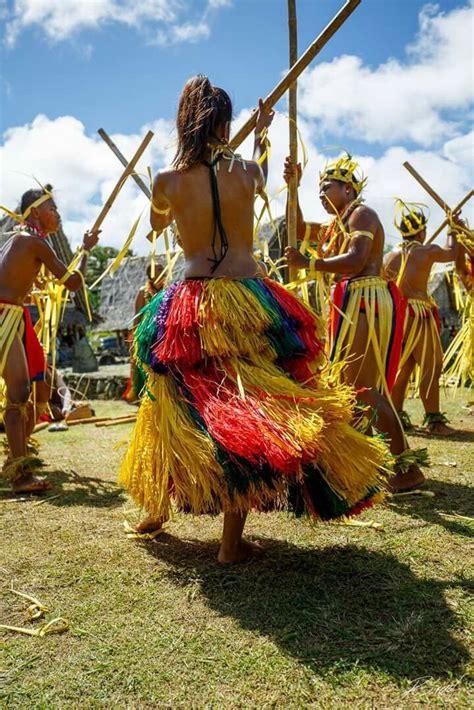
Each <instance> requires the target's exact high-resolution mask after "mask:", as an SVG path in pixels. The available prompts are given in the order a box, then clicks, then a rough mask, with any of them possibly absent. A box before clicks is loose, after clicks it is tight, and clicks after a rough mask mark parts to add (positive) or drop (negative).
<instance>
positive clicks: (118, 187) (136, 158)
mask: <svg viewBox="0 0 474 710" xmlns="http://www.w3.org/2000/svg"><path fill="white" fill-rule="evenodd" d="M153 136H154V133H153V132H152V131H148V133H147V134H146V136H145V138H144V139H143V140H142V142H141V143H140V145H139V147H138V150H137V152H136V153H135V155H134V156H133V158H132V159H131V161H130V162H129V163H128V165H127V167H126V168H125V170H124V171H123V173H122V174H121V176H120V178H119V179H118V181H117V184H116V185H115V187H114V189H113V190H112V192H111V193H110V196H109V197H108V199H107V201H106V202H105V204H104V206H103V207H102V209H101V211H100V214H99V216H98V217H97V219H96V221H95V222H94V226H93V227H92V229H91V231H92V232H95V231H97V230H98V229H100V227H101V225H102V222H103V221H104V219H105V218H106V216H107V214H108V213H109V211H110V208H111V207H112V205H113V203H114V201H115V199H116V197H117V195H118V194H119V192H120V190H121V189H122V187H123V185H124V184H125V180H126V179H127V177H128V176H129V175H131V174H132V173H133V171H134V169H135V165H136V164H137V163H138V161H139V160H140V158H141V157H142V155H143V153H144V152H145V150H146V148H147V147H148V144H149V142H150V141H151V139H152V138H153Z"/></svg>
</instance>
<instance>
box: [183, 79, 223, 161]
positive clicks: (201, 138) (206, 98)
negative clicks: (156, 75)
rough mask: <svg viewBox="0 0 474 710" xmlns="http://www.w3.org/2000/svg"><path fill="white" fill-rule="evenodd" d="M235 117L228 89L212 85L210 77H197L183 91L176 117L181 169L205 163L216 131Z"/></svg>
mask: <svg viewBox="0 0 474 710" xmlns="http://www.w3.org/2000/svg"><path fill="white" fill-rule="evenodd" d="M231 120H232V101H231V100H230V97H229V95H228V94H227V93H226V92H225V91H224V89H219V88H218V87H217V86H212V84H211V82H210V81H209V79H208V78H207V76H202V75H201V74H199V75H198V76H193V77H192V79H189V81H187V82H186V84H185V86H184V89H183V91H182V93H181V97H180V99H179V106H178V115H177V117H176V128H177V131H178V149H177V151H176V155H175V158H174V161H173V165H174V167H175V168H176V169H177V170H187V169H188V168H190V167H191V166H192V165H196V164H197V163H201V162H202V161H203V160H204V158H205V156H206V153H207V150H208V143H209V141H210V140H212V139H214V140H215V139H216V131H217V129H218V128H220V127H221V126H222V125H223V124H225V123H227V122H228V121H231Z"/></svg>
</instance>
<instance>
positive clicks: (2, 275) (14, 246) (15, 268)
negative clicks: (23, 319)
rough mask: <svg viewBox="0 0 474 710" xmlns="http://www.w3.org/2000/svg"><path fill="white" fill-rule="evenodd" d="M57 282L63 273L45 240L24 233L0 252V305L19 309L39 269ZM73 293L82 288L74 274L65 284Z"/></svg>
mask: <svg viewBox="0 0 474 710" xmlns="http://www.w3.org/2000/svg"><path fill="white" fill-rule="evenodd" d="M42 264H44V265H45V266H46V268H47V269H48V270H49V271H50V272H51V273H52V274H53V276H55V277H56V278H61V277H62V276H63V275H64V273H65V271H66V269H65V266H64V264H63V263H62V262H61V261H59V259H58V258H57V257H56V255H55V254H54V252H53V250H52V249H51V247H50V246H49V244H47V242H46V241H45V240H44V239H41V238H40V237H36V236H31V235H29V234H26V233H21V234H17V235H15V236H13V237H11V238H10V239H9V240H8V241H7V242H5V244H4V245H3V246H2V247H1V249H0V301H9V302H11V303H16V304H17V305H19V306H21V305H22V304H23V303H24V302H25V301H26V299H27V297H28V294H29V293H30V291H31V289H32V287H33V285H34V282H35V280H36V278H37V276H38V274H39V271H40V269H41V265H42ZM65 283H66V285H67V287H68V288H69V289H71V290H73V291H75V290H77V289H78V288H80V286H81V283H82V282H81V278H80V276H78V274H73V275H72V276H70V277H69V278H68V279H67V281H66V282H65Z"/></svg>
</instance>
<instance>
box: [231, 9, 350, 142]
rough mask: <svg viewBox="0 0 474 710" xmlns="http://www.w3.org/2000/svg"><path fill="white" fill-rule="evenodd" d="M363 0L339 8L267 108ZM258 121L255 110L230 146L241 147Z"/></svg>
mask: <svg viewBox="0 0 474 710" xmlns="http://www.w3.org/2000/svg"><path fill="white" fill-rule="evenodd" d="M360 3H361V0H347V2H346V4H345V5H344V6H343V7H342V8H341V9H340V10H339V12H338V13H337V15H335V16H334V17H333V19H332V20H331V22H330V23H329V24H328V25H327V26H326V27H325V28H324V30H323V31H322V32H321V34H320V35H319V36H318V37H317V38H316V39H315V40H314V42H313V43H312V44H311V45H310V46H309V47H308V49H307V50H306V52H305V53H304V54H303V55H302V56H301V57H300V58H299V59H298V61H297V62H296V64H294V65H293V66H292V68H291V69H290V70H289V71H288V73H287V74H286V75H285V76H284V77H283V79H282V80H281V81H280V82H279V83H278V84H277V85H276V86H275V88H274V89H273V91H271V93H270V94H268V96H267V97H266V99H265V100H264V102H263V104H264V107H265V108H266V109H270V108H272V106H274V105H275V104H276V103H277V101H279V99H281V97H282V96H283V94H284V93H285V91H287V89H288V88H289V87H290V86H291V85H292V84H294V82H295V81H296V79H297V78H298V77H299V75H300V74H301V73H302V72H303V71H304V70H305V69H306V67H307V66H308V64H310V62H311V61H312V60H313V59H314V58H315V56H316V55H317V54H319V52H320V51H321V50H322V48H323V47H324V46H325V45H326V44H327V42H329V40H330V39H331V37H332V36H333V35H334V34H335V33H336V32H337V30H338V29H339V28H340V27H341V26H342V25H343V24H344V22H345V21H346V20H347V18H348V17H350V15H352V13H353V12H354V10H355V9H356V7H357V6H358V5H360ZM256 122H257V112H256V111H254V113H252V115H251V116H250V118H249V119H248V121H246V122H245V123H244V125H243V126H242V127H241V128H240V129H239V130H238V131H237V133H236V134H235V136H234V137H233V138H232V139H231V141H230V146H231V148H233V149H234V150H235V149H236V148H238V147H239V145H240V144H241V143H242V142H243V141H244V140H245V139H246V138H247V136H248V135H249V134H250V133H251V132H252V131H253V129H254V128H255V124H256Z"/></svg>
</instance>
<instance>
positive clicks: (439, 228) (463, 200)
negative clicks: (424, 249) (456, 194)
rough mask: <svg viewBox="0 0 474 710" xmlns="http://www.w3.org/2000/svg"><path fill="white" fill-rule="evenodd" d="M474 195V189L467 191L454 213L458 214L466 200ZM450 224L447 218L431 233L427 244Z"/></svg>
mask: <svg viewBox="0 0 474 710" xmlns="http://www.w3.org/2000/svg"><path fill="white" fill-rule="evenodd" d="M473 195H474V190H469V192H468V193H467V195H465V196H464V197H463V198H462V200H461V202H459V203H458V204H457V205H456V207H455V208H454V209H453V214H457V213H458V212H460V210H461V209H462V208H463V207H464V205H465V204H466V202H468V201H469V200H470V199H471V197H472V196H473ZM448 224H449V220H448V219H445V220H444V222H443V223H442V224H440V225H439V227H438V229H436V230H435V231H434V232H433V234H432V235H431V237H430V238H429V239H428V241H427V242H426V243H427V244H431V242H433V241H434V240H435V239H436V237H437V236H438V234H441V232H442V231H443V229H444V228H445V227H447V226H448Z"/></svg>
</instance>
